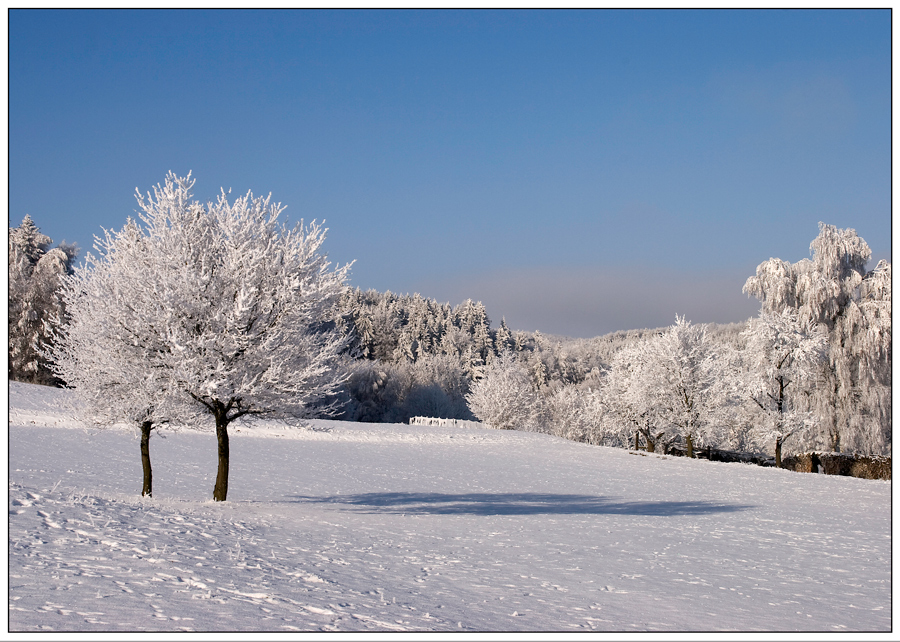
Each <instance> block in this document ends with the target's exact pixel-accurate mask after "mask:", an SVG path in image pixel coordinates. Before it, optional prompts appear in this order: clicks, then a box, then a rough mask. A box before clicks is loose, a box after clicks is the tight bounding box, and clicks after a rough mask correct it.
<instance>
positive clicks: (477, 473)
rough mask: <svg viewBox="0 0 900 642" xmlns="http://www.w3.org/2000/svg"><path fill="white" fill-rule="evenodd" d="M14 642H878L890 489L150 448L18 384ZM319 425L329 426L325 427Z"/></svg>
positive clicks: (721, 469) (772, 478) (391, 429)
mask: <svg viewBox="0 0 900 642" xmlns="http://www.w3.org/2000/svg"><path fill="white" fill-rule="evenodd" d="M9 391H10V416H9V600H10V601H9V628H10V630H11V631H13V632H15V631H88V630H93V631H126V630H127V631H180V630H193V631H273V632H276V631H309V630H313V631H387V632H394V631H451V632H453V631H545V632H546V631H572V632H575V631H591V630H597V631H781V632H788V631H829V632H858V631H867V632H889V631H890V630H891V484H890V482H885V481H871V480H862V479H853V478H847V477H831V476H824V475H810V474H799V473H790V472H787V471H782V470H775V469H771V468H768V469H767V468H758V467H755V466H748V465H741V464H724V463H710V462H707V461H690V460H686V459H681V458H666V457H660V456H654V455H643V456H642V455H638V454H635V453H630V452H628V451H625V450H616V449H610V448H602V447H596V446H588V445H585V444H577V443H572V442H568V441H564V440H562V439H557V438H554V437H550V436H547V435H539V434H532V433H521V432H511V431H502V432H501V431H494V430H489V429H480V428H471V427H466V428H455V427H454V428H451V427H425V426H406V425H388V424H354V423H342V422H328V421H316V422H312V423H313V424H314V425H315V427H316V428H317V430H297V429H286V428H282V427H280V426H279V425H277V424H267V425H265V426H263V427H261V428H258V429H252V430H248V429H247V427H246V426H243V427H242V426H234V427H232V429H231V430H230V433H231V435H232V440H231V477H230V484H229V495H228V501H227V502H225V503H213V502H212V501H211V497H212V487H213V482H214V477H215V470H216V441H215V437H214V435H213V434H212V433H205V432H195V431H188V430H182V431H179V432H171V431H164V432H163V433H162V435H159V436H157V435H154V437H153V438H152V439H151V442H150V449H151V457H152V460H153V473H154V474H153V482H154V495H155V497H154V498H153V499H142V498H141V497H140V484H141V466H140V455H139V448H138V439H137V438H136V436H135V435H134V434H133V433H132V432H130V431H128V430H118V429H110V430H103V431H97V430H91V431H88V430H85V429H82V428H80V427H78V424H77V423H76V422H75V421H74V420H72V419H71V410H70V409H69V408H68V404H69V397H68V393H66V392H65V391H61V390H54V389H49V388H43V387H39V386H29V385H26V384H18V383H10V385H9ZM326 430H327V431H326Z"/></svg>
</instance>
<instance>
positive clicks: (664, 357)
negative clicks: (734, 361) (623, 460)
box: [639, 316, 723, 457]
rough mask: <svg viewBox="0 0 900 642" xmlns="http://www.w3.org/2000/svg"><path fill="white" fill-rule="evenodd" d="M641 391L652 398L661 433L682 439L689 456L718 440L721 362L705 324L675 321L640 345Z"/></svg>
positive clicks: (679, 318)
mask: <svg viewBox="0 0 900 642" xmlns="http://www.w3.org/2000/svg"><path fill="white" fill-rule="evenodd" d="M639 346H640V349H641V351H642V353H643V354H642V355H641V357H640V359H641V361H642V364H643V366H642V370H641V373H642V377H644V378H645V381H644V383H643V388H644V390H645V391H646V392H645V394H646V395H647V396H648V399H647V400H648V401H650V400H652V403H654V405H655V407H656V408H657V410H656V415H657V417H658V420H659V421H660V426H661V427H663V429H667V430H672V431H675V432H677V433H678V434H680V435H681V436H682V438H683V439H684V442H685V446H686V448H687V456H688V457H693V456H694V446H695V445H698V443H699V442H705V443H707V444H711V443H712V442H714V441H716V435H715V429H716V428H717V424H716V422H715V411H716V403H717V401H718V400H719V399H718V396H717V391H716V386H715V384H716V381H717V379H718V378H719V377H720V376H721V366H722V365H723V364H722V362H721V361H720V360H719V359H718V354H717V352H716V349H715V345H714V344H713V343H712V342H711V341H710V340H709V338H708V337H707V334H706V326H705V325H693V324H691V323H690V322H689V321H685V319H684V317H677V316H676V317H675V325H673V326H671V327H669V328H668V329H667V330H666V331H665V332H663V333H662V334H661V335H659V336H657V337H655V338H653V339H651V340H649V341H645V342H641V343H640V344H639Z"/></svg>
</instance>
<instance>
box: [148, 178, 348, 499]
mask: <svg viewBox="0 0 900 642" xmlns="http://www.w3.org/2000/svg"><path fill="white" fill-rule="evenodd" d="M192 185H193V181H192V180H191V179H190V177H189V176H188V177H187V178H178V177H176V176H175V175H173V174H171V173H170V174H169V176H168V177H167V178H166V181H165V185H162V186H159V185H158V186H156V187H155V188H154V189H153V193H152V194H149V193H148V194H147V195H146V196H142V195H141V194H140V193H138V195H137V198H138V204H139V206H140V208H141V210H142V214H141V219H142V221H143V222H144V223H145V225H146V226H147V243H148V244H149V245H150V246H151V247H152V251H153V253H154V256H156V257H157V259H158V260H157V263H156V264H155V265H154V270H153V273H154V286H155V287H156V288H158V291H156V292H153V296H154V298H157V299H159V300H161V301H163V302H164V305H163V306H162V307H161V312H162V313H163V314H162V315H161V317H160V318H158V319H154V322H156V323H161V324H162V325H163V327H165V329H166V341H167V346H168V347H169V348H170V349H169V350H168V351H167V352H165V353H164V356H166V358H167V360H168V366H169V369H170V371H171V377H172V379H173V380H174V381H175V382H176V384H177V386H178V387H179V389H180V390H181V391H182V392H183V393H184V394H186V395H187V396H189V397H190V398H191V399H192V400H193V401H194V402H195V404H197V407H198V408H199V409H200V411H201V412H202V411H205V412H206V413H208V414H209V415H212V417H213V418H214V419H215V429H216V437H217V441H218V472H217V475H216V484H215V487H214V490H213V499H214V500H216V501H224V500H225V499H226V497H227V493H228V469H229V440H228V426H229V424H231V422H232V421H234V420H236V419H238V418H241V417H245V418H247V419H253V418H259V417H273V418H278V419H281V420H284V421H286V422H289V423H294V422H296V421H297V420H298V419H300V418H303V417H309V416H311V415H314V414H329V413H331V412H333V410H334V409H335V407H334V406H335V404H334V395H335V393H336V392H337V390H338V388H339V386H340V384H341V383H342V381H343V379H344V374H343V373H342V372H340V370H339V369H338V368H337V367H336V360H337V357H338V355H339V353H340V351H341V350H342V349H343V348H344V347H345V345H346V339H345V337H344V336H343V334H342V333H341V332H339V331H338V330H337V329H336V327H335V324H334V323H333V319H334V316H335V310H334V308H335V304H336V303H337V300H338V298H339V297H340V295H341V294H342V293H343V291H344V289H345V285H344V282H345V279H346V275H347V272H348V270H349V265H347V266H343V267H338V268H335V269H331V267H330V264H329V262H328V261H327V259H326V258H325V256H324V255H323V254H321V253H320V248H321V245H322V243H323V241H324V240H325V229H324V228H322V227H321V226H320V225H318V224H316V223H315V222H313V223H311V224H309V225H308V226H304V225H303V223H302V222H301V223H299V224H298V225H296V226H295V227H293V228H291V229H288V228H286V227H285V226H284V225H283V224H280V223H279V222H278V216H279V214H280V213H281V211H282V210H283V208H282V207H281V205H280V204H272V203H271V202H270V198H271V197H265V198H262V197H257V198H254V197H253V195H252V194H251V193H248V194H247V195H246V196H244V197H239V198H237V199H236V200H235V201H234V202H233V203H230V202H229V201H228V197H227V194H225V192H224V191H223V192H222V193H221V194H220V196H219V198H218V200H217V201H215V202H212V203H208V204H207V205H206V206H202V205H200V204H199V203H197V202H195V201H192V200H191V192H190V189H191V187H192ZM148 307H149V306H148ZM157 309H158V310H159V309H160V308H157Z"/></svg>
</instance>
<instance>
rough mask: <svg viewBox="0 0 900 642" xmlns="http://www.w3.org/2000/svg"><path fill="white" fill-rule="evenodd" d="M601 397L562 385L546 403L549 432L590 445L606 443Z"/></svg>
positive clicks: (546, 423) (573, 386)
mask: <svg viewBox="0 0 900 642" xmlns="http://www.w3.org/2000/svg"><path fill="white" fill-rule="evenodd" d="M603 415H604V408H603V406H602V403H601V399H600V394H599V393H598V392H595V391H593V390H585V389H581V388H579V387H577V386H575V385H568V386H562V387H560V388H559V389H557V390H556V391H555V392H554V393H553V394H551V395H550V396H549V397H547V398H546V399H545V400H544V403H543V421H544V422H545V425H546V426H547V432H550V433H551V434H553V435H556V436H557V437H563V438H564V439H571V440H572V441H583V442H587V443H590V444H597V445H599V444H604V443H606V435H605V433H604V422H603Z"/></svg>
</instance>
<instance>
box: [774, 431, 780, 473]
mask: <svg viewBox="0 0 900 642" xmlns="http://www.w3.org/2000/svg"><path fill="white" fill-rule="evenodd" d="M775 468H781V438H780V437H778V438H776V439H775Z"/></svg>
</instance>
